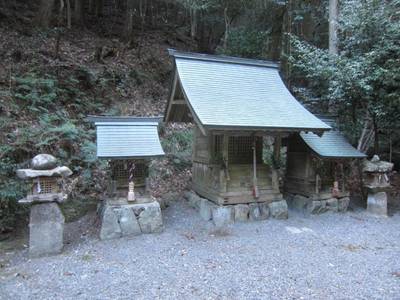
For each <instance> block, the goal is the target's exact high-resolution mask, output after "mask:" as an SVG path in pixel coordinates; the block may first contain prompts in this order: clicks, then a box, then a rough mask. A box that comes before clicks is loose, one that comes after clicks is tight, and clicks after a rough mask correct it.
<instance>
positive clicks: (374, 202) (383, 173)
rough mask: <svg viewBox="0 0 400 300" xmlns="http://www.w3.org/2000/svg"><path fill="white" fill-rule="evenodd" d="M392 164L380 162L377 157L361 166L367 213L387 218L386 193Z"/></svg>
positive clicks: (388, 187)
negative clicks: (366, 192) (366, 191)
mask: <svg viewBox="0 0 400 300" xmlns="http://www.w3.org/2000/svg"><path fill="white" fill-rule="evenodd" d="M392 169H393V163H390V162H387V161H381V160H380V159H379V156H378V155H374V157H373V158H372V159H371V160H370V161H369V160H365V161H364V164H363V173H364V185H365V187H366V188H367V190H368V199H367V211H368V212H370V213H372V214H375V215H381V216H387V193H386V192H387V191H388V190H389V189H390V187H391V186H390V181H389V173H390V172H391V171H392Z"/></svg>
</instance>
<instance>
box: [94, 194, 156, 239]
mask: <svg viewBox="0 0 400 300" xmlns="http://www.w3.org/2000/svg"><path fill="white" fill-rule="evenodd" d="M100 218H101V228H100V239H102V240H109V239H115V238H119V237H123V236H128V235H139V234H142V233H155V232H161V231H162V230H163V221H162V215H161V208H160V204H159V203H158V202H157V201H152V202H146V203H124V201H120V202H118V201H115V200H114V201H108V200H105V201H104V203H103V205H102V207H101V209H100Z"/></svg>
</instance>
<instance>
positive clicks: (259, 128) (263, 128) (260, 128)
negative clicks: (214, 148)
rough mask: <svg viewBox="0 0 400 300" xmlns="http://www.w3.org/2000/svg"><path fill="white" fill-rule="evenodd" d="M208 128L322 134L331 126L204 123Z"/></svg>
mask: <svg viewBox="0 0 400 300" xmlns="http://www.w3.org/2000/svg"><path fill="white" fill-rule="evenodd" d="M203 126H204V128H205V129H207V130H236V131H241V130H243V131H285V132H302V131H307V132H313V133H316V134H317V133H319V134H322V133H324V132H326V131H329V130H331V128H330V127H329V128H310V127H302V128H299V127H273V126H232V125H210V124H203Z"/></svg>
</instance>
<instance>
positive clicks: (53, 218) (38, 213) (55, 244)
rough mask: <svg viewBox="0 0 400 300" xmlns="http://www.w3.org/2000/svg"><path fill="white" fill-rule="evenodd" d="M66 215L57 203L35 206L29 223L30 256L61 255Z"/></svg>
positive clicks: (32, 208)
mask: <svg viewBox="0 0 400 300" xmlns="http://www.w3.org/2000/svg"><path fill="white" fill-rule="evenodd" d="M63 234H64V215H63V214H62V212H61V210H60V208H59V206H58V204H57V203H43V204H35V205H32V207H31V213H30V223H29V254H30V255H31V256H32V257H38V256H42V255H51V254H58V253H61V251H62V248H63V245H64V243H63Z"/></svg>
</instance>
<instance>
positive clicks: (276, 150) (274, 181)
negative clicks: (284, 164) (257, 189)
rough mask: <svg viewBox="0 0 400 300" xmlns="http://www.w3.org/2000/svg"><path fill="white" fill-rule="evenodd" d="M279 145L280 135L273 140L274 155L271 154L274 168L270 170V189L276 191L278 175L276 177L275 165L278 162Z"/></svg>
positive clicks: (277, 188)
mask: <svg viewBox="0 0 400 300" xmlns="http://www.w3.org/2000/svg"><path fill="white" fill-rule="evenodd" d="M281 145H282V137H281V136H280V135H278V136H276V137H275V139H274V153H273V158H274V166H272V168H271V171H272V174H271V176H272V180H271V181H272V188H273V189H274V190H277V191H279V175H278V168H277V164H278V162H279V160H280V155H281Z"/></svg>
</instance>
